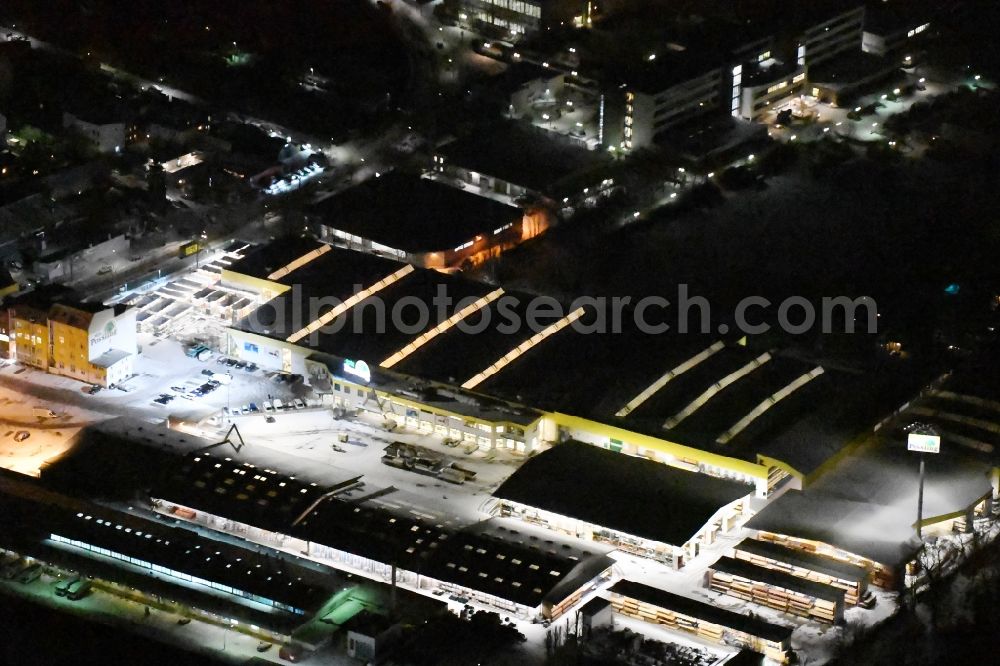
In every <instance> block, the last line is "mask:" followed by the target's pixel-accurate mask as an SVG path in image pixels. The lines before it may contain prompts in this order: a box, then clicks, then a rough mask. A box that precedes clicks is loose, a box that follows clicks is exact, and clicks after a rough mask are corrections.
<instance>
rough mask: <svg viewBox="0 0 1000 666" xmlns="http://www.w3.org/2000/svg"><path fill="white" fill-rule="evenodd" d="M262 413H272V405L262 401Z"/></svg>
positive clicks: (268, 401) (269, 402)
mask: <svg viewBox="0 0 1000 666" xmlns="http://www.w3.org/2000/svg"><path fill="white" fill-rule="evenodd" d="M264 411H265V412H273V411H274V405H273V404H272V403H271V401H270V400H265V401H264Z"/></svg>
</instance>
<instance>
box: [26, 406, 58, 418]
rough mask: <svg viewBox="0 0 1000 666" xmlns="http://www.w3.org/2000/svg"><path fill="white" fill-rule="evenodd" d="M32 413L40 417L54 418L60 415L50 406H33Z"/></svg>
mask: <svg viewBox="0 0 1000 666" xmlns="http://www.w3.org/2000/svg"><path fill="white" fill-rule="evenodd" d="M31 413H32V414H34V415H35V416H37V417H38V418H40V419H54V418H56V417H57V416H59V415H58V414H56V413H55V412H53V411H52V410H51V409H49V408H48V407H32V408H31Z"/></svg>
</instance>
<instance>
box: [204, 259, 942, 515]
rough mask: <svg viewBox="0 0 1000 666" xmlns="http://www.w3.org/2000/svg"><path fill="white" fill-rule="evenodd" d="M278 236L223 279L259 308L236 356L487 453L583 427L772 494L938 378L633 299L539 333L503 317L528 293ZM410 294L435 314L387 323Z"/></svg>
mask: <svg viewBox="0 0 1000 666" xmlns="http://www.w3.org/2000/svg"><path fill="white" fill-rule="evenodd" d="M285 245H286V244H285V243H283V242H279V243H274V244H272V245H269V246H266V247H263V248H258V249H256V250H254V251H251V252H249V253H248V254H247V256H246V257H245V258H244V259H243V260H241V261H238V262H236V263H234V264H233V265H232V266H230V267H229V268H228V269H227V270H226V271H224V273H223V283H227V284H231V285H238V286H242V288H244V289H246V290H248V291H250V292H253V293H255V294H257V295H258V296H257V297H256V299H257V300H256V302H258V303H260V304H261V305H260V307H259V308H258V309H257V310H255V311H254V312H253V313H251V315H250V316H248V317H246V318H244V319H242V320H241V321H238V322H236V324H235V325H234V326H233V327H232V328H231V329H230V332H229V337H230V349H229V350H228V351H229V353H231V354H234V355H238V356H240V357H242V358H244V359H245V360H248V361H253V362H255V363H257V364H258V365H259V366H261V367H263V368H266V369H269V370H276V371H283V372H293V373H299V374H302V375H304V376H306V377H307V378H308V380H309V381H310V383H312V384H313V386H314V388H315V389H316V390H317V391H318V392H319V393H321V394H323V395H325V396H326V399H327V400H328V401H329V402H330V403H331V404H337V405H339V406H341V407H345V408H349V409H362V410H368V411H373V412H377V413H380V414H383V415H384V416H385V417H386V418H387V419H390V420H392V421H394V422H396V423H402V422H405V423H407V424H409V425H412V426H415V427H417V428H423V429H430V430H431V431H434V432H439V433H441V434H442V435H445V436H449V437H457V438H458V439H460V440H465V441H469V442H472V441H475V442H478V443H479V444H480V445H481V446H483V447H484V448H493V447H504V448H510V449H512V450H514V451H519V452H523V453H530V452H531V451H533V450H536V449H539V448H542V447H544V446H546V445H549V444H554V443H557V442H561V441H565V440H567V439H575V440H577V441H581V442H584V443H587V444H592V445H596V446H599V447H602V448H605V449H608V450H611V451H614V452H620V453H626V454H631V455H637V456H641V457H645V458H648V459H650V460H655V461H657V462H661V463H666V464H668V465H672V466H674V467H679V468H682V469H687V470H691V471H697V472H702V473H705V474H709V475H711V476H716V477H721V478H726V479H731V480H734V481H739V482H742V483H749V484H752V485H754V486H755V494H756V496H758V497H761V498H763V497H766V496H767V495H768V494H771V493H774V492H777V491H779V490H780V489H781V488H782V487H784V486H786V485H790V486H792V487H801V486H802V485H804V484H807V483H809V482H810V481H812V480H813V479H815V478H817V477H819V476H820V475H821V474H822V473H823V471H824V470H825V469H826V466H828V464H829V463H830V462H831V461H832V460H834V459H835V456H836V454H838V453H839V452H840V451H841V450H842V449H843V447H844V446H845V443H846V442H848V441H850V440H851V439H853V438H856V437H858V436H859V435H863V434H865V432H868V433H871V432H872V428H875V427H876V426H877V425H878V424H879V422H880V421H881V420H882V419H884V418H885V417H886V415H887V414H890V413H891V412H892V411H893V410H894V409H896V407H897V406H898V405H900V404H902V403H904V402H906V401H907V400H908V399H909V398H910V397H911V396H912V395H913V394H914V393H915V392H917V391H918V390H919V388H920V387H921V386H922V385H923V384H924V383H925V382H926V381H927V378H926V377H925V376H922V375H920V374H919V373H910V374H904V373H897V372H883V373H878V374H875V375H870V374H862V375H858V374H854V373H847V372H843V371H838V370H834V369H828V368H824V367H822V366H819V365H817V364H815V363H809V362H808V361H805V360H802V359H801V358H799V357H793V356H790V355H783V354H781V353H780V351H779V350H768V349H765V348H760V349H754V348H751V347H749V346H747V345H746V344H742V343H741V342H740V341H736V340H720V339H718V338H714V337H711V336H704V335H697V334H686V335H681V334H656V333H651V332H643V331H641V330H639V327H638V326H637V325H636V323H635V319H634V317H632V316H631V314H632V312H631V311H630V310H625V311H624V314H622V315H621V316H620V321H619V322H618V324H620V326H619V329H620V330H617V331H615V332H613V333H611V332H607V331H609V330H610V329H608V328H607V327H608V326H609V325H610V324H609V321H608V320H607V313H606V312H601V311H600V310H599V309H598V308H597V305H596V304H594V303H589V302H583V304H569V305H568V306H566V307H562V308H561V310H558V311H556V310H544V311H542V310H541V309H539V308H537V307H535V308H534V311H535V314H536V315H537V316H536V317H535V319H536V322H535V324H536V326H535V327H534V328H533V327H529V326H527V325H520V326H509V325H508V326H503V324H504V323H509V322H510V321H511V320H516V321H519V322H521V323H522V324H523V323H525V322H526V321H527V320H528V319H529V308H531V306H532V301H533V298H534V297H532V296H530V295H526V294H519V293H515V292H508V291H506V290H504V289H502V288H497V287H495V286H491V285H487V284H484V283H480V282H473V281H470V280H467V279H464V278H462V277H459V276H450V275H445V274H443V273H440V272H437V271H431V270H426V269H419V268H415V267H413V266H412V265H411V264H406V263H401V262H396V261H392V260H390V259H386V258H383V257H375V256H373V255H369V254H365V253H359V252H352V251H349V250H346V249H340V248H333V247H330V246H328V245H324V244H322V243H316V242H314V241H313V242H310V241H289V242H288V244H287V245H288V246H290V247H292V248H293V249H294V251H291V250H289V249H288V248H286V247H285ZM300 252H301V254H299V253H300ZM296 255H298V256H296ZM442 290H444V291H446V292H447V294H448V295H449V296H450V297H451V300H450V301H449V302H447V303H445V304H444V305H441V304H440V302H439V301H436V299H435V297H436V296H438V295H439V294H440V293H442ZM548 302H549V304H552V303H555V304H556V305H559V304H558V302H556V301H554V300H552V299H549V301H548ZM416 305H420V306H422V307H423V308H424V309H425V310H426V311H427V312H429V313H431V314H430V318H429V319H428V320H427V321H424V322H422V325H421V326H416V327H410V326H400V325H398V322H397V323H395V324H394V322H393V319H397V320H401V321H403V322H405V323H413V322H414V321H415V315H414V313H415V312H417V311H418V310H419V308H418V307H416ZM393 313H395V314H396V315H397V316H396V317H393ZM602 318H603V319H602ZM602 325H603V326H604V327H605V329H603V330H604V331H606V332H603V333H602V332H601V331H602V329H601V328H600V327H601V326H602ZM596 358H599V359H602V362H601V363H591V364H589V365H588V372H586V373H583V374H580V373H579V372H575V370H578V368H579V365H580V363H581V362H583V363H586V362H587V361H586V359H596ZM359 362H363V367H364V369H365V371H364V372H358V371H357V367H358V364H359ZM452 430H454V432H452Z"/></svg>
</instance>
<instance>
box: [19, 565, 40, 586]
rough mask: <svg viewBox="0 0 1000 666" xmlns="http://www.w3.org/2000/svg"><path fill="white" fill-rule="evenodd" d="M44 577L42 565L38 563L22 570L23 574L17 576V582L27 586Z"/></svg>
mask: <svg viewBox="0 0 1000 666" xmlns="http://www.w3.org/2000/svg"><path fill="white" fill-rule="evenodd" d="M41 575H42V565H41V564H39V563H38V562H35V563H34V564H29V565H28V566H26V567H25V568H23V569H21V572H20V573H19V574H18V575H17V582H18V583H23V584H25V585H27V584H28V583H33V582H35V581H36V580H38V577H39V576H41Z"/></svg>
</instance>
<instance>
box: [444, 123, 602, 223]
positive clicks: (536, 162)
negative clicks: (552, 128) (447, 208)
mask: <svg viewBox="0 0 1000 666" xmlns="http://www.w3.org/2000/svg"><path fill="white" fill-rule="evenodd" d="M433 160H434V161H433V170H434V173H435V174H440V176H442V177H447V178H453V179H455V180H457V181H459V182H461V183H464V184H466V185H468V186H470V187H473V188H478V189H479V190H480V191H482V192H484V193H496V194H501V195H504V196H508V197H511V198H514V199H518V198H521V197H525V198H530V199H535V200H537V201H539V202H543V201H544V202H546V203H547V204H548V205H550V206H553V207H559V208H561V207H562V206H563V204H564V201H563V200H564V199H567V198H568V199H569V200H570V201H574V202H575V201H576V200H577V199H580V198H583V197H584V195H585V194H590V192H584V189H585V188H586V189H588V190H589V189H593V190H594V191H595V192H596V191H598V190H601V189H608V188H610V187H611V186H613V182H611V183H607V184H606V183H605V182H604V181H605V180H606V178H605V177H604V175H603V170H602V167H604V166H606V165H607V164H609V162H610V160H609V158H608V157H607V156H606V155H605V154H604V153H596V152H593V151H588V150H587V149H585V148H582V147H580V146H576V145H572V144H569V143H568V142H567V141H566V140H564V139H561V138H558V137H554V136H552V135H551V133H549V132H546V131H544V130H542V129H538V128H535V127H532V126H528V125H526V124H522V123H503V124H496V123H493V124H490V125H489V126H486V127H483V128H481V129H479V130H476V131H474V132H473V133H472V134H470V135H468V136H465V137H462V138H458V139H455V140H453V141H449V142H448V143H445V144H443V145H441V146H438V147H437V149H435V151H434V158H433ZM588 172H589V173H591V174H593V176H592V177H591V178H588ZM565 203H569V202H568V201H567V202H565Z"/></svg>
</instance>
